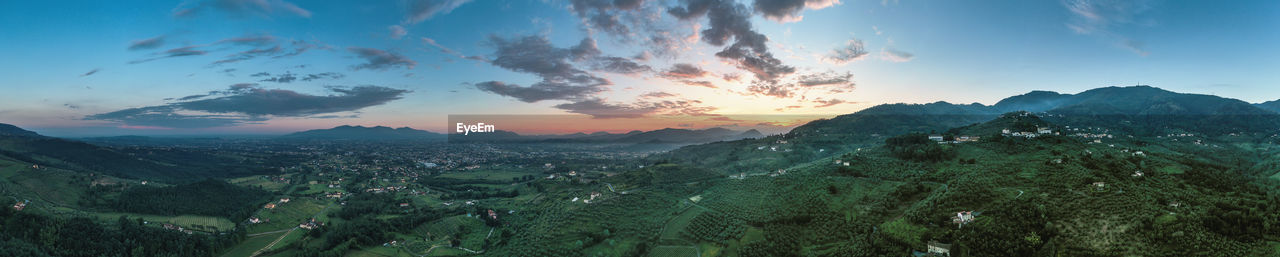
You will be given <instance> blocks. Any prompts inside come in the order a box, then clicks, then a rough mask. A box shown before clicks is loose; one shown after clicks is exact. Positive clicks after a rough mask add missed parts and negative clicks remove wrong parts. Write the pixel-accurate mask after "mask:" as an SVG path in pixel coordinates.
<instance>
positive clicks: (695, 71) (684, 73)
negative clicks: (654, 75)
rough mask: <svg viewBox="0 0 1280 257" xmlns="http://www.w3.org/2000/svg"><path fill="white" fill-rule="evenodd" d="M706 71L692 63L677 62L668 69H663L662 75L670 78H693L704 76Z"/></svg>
mask: <svg viewBox="0 0 1280 257" xmlns="http://www.w3.org/2000/svg"><path fill="white" fill-rule="evenodd" d="M707 73H708V72H707V71H705V70H703V69H702V68H698V66H694V65H693V64H688V63H677V64H675V65H672V66H671V68H670V69H667V70H666V71H663V72H662V76H663V77H667V78H671V79H693V78H701V77H702V76H706V75H707Z"/></svg>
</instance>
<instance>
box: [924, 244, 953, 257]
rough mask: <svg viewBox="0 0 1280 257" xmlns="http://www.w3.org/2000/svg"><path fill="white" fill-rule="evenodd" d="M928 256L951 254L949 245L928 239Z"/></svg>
mask: <svg viewBox="0 0 1280 257" xmlns="http://www.w3.org/2000/svg"><path fill="white" fill-rule="evenodd" d="M928 256H951V245H950V244H944V243H939V242H938V241H929V252H928Z"/></svg>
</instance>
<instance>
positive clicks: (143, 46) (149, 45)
mask: <svg viewBox="0 0 1280 257" xmlns="http://www.w3.org/2000/svg"><path fill="white" fill-rule="evenodd" d="M163 45H164V36H156V37H153V38H148V39H142V40H135V41H133V43H130V44H129V50H130V51H133V50H147V49H156V48H159V47H160V46H163Z"/></svg>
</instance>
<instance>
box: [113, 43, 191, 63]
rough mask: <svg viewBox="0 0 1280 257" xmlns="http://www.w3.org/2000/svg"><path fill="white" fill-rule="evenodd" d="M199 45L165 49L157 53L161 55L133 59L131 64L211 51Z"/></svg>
mask: <svg viewBox="0 0 1280 257" xmlns="http://www.w3.org/2000/svg"><path fill="white" fill-rule="evenodd" d="M199 47H200V46H184V47H179V48H173V49H169V50H165V51H164V52H160V53H156V54H155V55H159V56H157V57H151V58H146V59H140V60H133V61H130V62H129V64H138V63H144V62H150V61H155V60H159V59H165V58H174V57H184V56H197V55H205V54H207V53H209V52H206V51H204V50H199V49H197V48H199Z"/></svg>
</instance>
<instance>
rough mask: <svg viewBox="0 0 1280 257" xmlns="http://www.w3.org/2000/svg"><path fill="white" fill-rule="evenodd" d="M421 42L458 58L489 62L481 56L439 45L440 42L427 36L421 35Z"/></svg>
mask: <svg viewBox="0 0 1280 257" xmlns="http://www.w3.org/2000/svg"><path fill="white" fill-rule="evenodd" d="M422 42H423V43H426V44H428V45H431V46H433V47H435V48H436V49H440V52H441V53H445V54H449V55H453V56H456V57H458V58H462V59H467V60H473V61H480V62H486V63H487V62H489V60H485V59H484V57H483V56H476V55H464V54H462V52H458V51H456V50H453V49H452V48H449V47H445V46H444V45H441V44H440V43H438V42H436V40H435V39H431V38H429V37H423V38H422Z"/></svg>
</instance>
